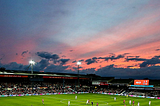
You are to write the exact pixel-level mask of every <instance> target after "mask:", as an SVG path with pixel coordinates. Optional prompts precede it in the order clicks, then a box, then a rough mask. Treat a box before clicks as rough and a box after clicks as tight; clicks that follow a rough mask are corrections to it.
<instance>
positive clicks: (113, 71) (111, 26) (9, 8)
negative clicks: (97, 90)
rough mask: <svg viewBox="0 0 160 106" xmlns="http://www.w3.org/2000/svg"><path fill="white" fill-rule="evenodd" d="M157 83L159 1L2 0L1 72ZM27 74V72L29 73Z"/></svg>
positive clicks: (158, 64) (158, 75)
mask: <svg viewBox="0 0 160 106" xmlns="http://www.w3.org/2000/svg"><path fill="white" fill-rule="evenodd" d="M30 60H34V61H35V62H36V64H35V65H34V71H44V72H60V73H77V65H76V63H77V61H81V63H82V64H81V65H80V74H96V75H100V76H106V77H116V78H139V79H140V78H158V79H160V0H0V67H5V68H6V69H7V70H24V71H26V70H27V67H28V66H29V61H30ZM30 70H31V69H29V70H28V71H30Z"/></svg>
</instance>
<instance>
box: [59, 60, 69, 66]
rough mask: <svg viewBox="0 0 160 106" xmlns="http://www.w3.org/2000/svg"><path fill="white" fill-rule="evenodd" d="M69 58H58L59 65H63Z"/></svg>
mask: <svg viewBox="0 0 160 106" xmlns="http://www.w3.org/2000/svg"><path fill="white" fill-rule="evenodd" d="M69 60H70V59H60V60H59V62H60V64H61V65H64V64H65V63H66V62H67V61H69Z"/></svg>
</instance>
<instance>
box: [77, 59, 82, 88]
mask: <svg viewBox="0 0 160 106" xmlns="http://www.w3.org/2000/svg"><path fill="white" fill-rule="evenodd" d="M77 65H78V68H77V70H78V87H79V65H81V62H80V61H78V62H77Z"/></svg>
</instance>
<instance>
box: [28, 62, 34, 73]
mask: <svg viewBox="0 0 160 106" xmlns="http://www.w3.org/2000/svg"><path fill="white" fill-rule="evenodd" d="M29 64H30V65H31V74H33V65H35V62H34V61H33V60H31V61H29Z"/></svg>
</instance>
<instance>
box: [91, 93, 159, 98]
mask: <svg viewBox="0 0 160 106" xmlns="http://www.w3.org/2000/svg"><path fill="white" fill-rule="evenodd" d="M93 93H98V94H107V95H119V96H127V95H126V94H116V93H103V92H93ZM128 96H130V97H141V98H151V99H160V97H150V96H137V95H128Z"/></svg>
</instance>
